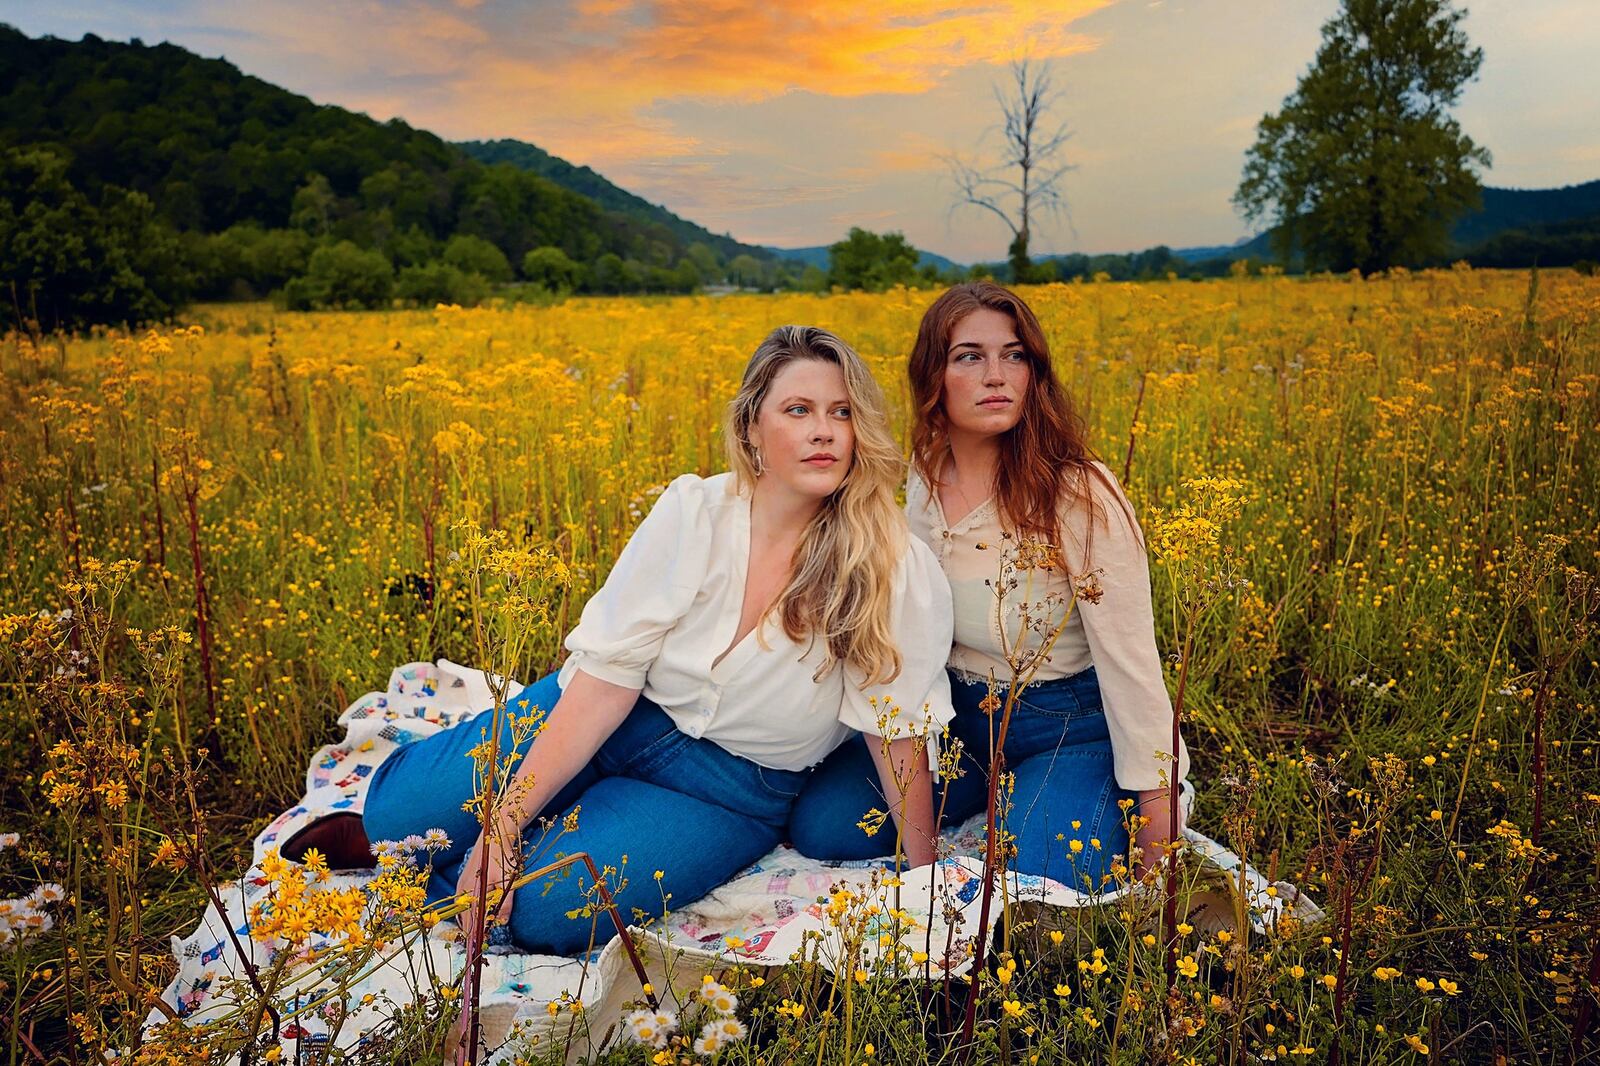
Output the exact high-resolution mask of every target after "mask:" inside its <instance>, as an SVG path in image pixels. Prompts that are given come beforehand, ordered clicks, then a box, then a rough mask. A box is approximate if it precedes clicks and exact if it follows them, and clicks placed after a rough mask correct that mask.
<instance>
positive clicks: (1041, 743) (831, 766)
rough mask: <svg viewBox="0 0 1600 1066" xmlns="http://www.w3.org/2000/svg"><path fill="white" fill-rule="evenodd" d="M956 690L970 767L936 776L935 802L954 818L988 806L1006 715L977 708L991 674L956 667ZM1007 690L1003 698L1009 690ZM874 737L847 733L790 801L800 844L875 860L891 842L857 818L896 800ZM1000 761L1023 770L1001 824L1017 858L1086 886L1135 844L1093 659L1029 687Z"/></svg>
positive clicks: (823, 854) (959, 731)
mask: <svg viewBox="0 0 1600 1066" xmlns="http://www.w3.org/2000/svg"><path fill="white" fill-rule="evenodd" d="M950 690H951V695H952V696H953V697H954V700H955V708H956V716H955V719H954V720H953V721H952V722H951V723H950V733H951V735H952V736H954V737H955V738H957V739H959V740H960V741H961V744H962V747H963V749H964V750H963V754H962V759H961V769H962V770H963V771H964V772H963V773H962V775H961V776H960V777H959V778H957V779H956V780H954V781H952V782H949V783H948V785H946V784H944V783H936V784H935V785H934V796H933V802H934V807H935V808H936V809H937V808H938V806H939V803H940V801H941V798H942V800H943V802H944V815H943V818H942V819H941V824H942V825H944V826H950V825H958V824H960V823H961V822H964V821H966V820H967V819H968V818H970V817H971V816H972V815H974V814H977V813H978V812H979V811H982V810H984V809H986V805H987V802H988V789H989V752H990V746H991V744H990V730H991V729H994V730H996V731H998V730H999V726H1000V714H999V712H996V713H995V714H994V716H993V717H991V716H989V715H987V714H984V713H983V711H982V710H980V709H979V707H978V704H979V702H980V701H981V700H982V699H983V698H984V696H986V695H987V694H988V686H987V684H986V683H985V682H971V681H968V680H966V679H965V678H963V677H962V676H960V675H958V674H955V673H953V672H952V673H951V675H950ZM1000 696H1001V699H1002V703H1003V701H1004V696H1005V690H1004V689H1001V690H1000ZM868 742H869V739H868V738H859V737H858V738H855V739H852V740H850V741H848V742H846V743H845V744H844V745H842V746H841V747H840V748H839V749H838V750H837V751H835V752H834V753H833V754H832V755H830V756H828V758H827V759H826V760H824V761H823V762H822V764H821V765H820V766H819V767H818V768H817V770H816V772H815V773H814V774H813V775H812V777H811V780H810V781H809V782H807V783H806V786H805V790H804V791H803V792H802V793H801V794H800V798H799V799H798V800H796V801H795V806H794V811H793V813H792V814H791V815H790V818H789V839H790V840H791V841H792V842H793V843H794V846H795V847H796V848H797V849H798V850H799V851H800V852H801V853H802V854H805V855H809V856H811V857H812V858H815V859H870V858H875V857H877V856H880V855H883V854H884V853H885V852H886V851H888V850H890V849H892V847H893V845H894V838H893V836H885V834H886V833H888V832H889V829H887V828H886V829H885V830H883V831H881V832H880V833H879V834H878V835H876V836H873V837H868V836H867V835H866V834H865V833H864V832H862V831H861V829H860V828H858V827H857V825H856V823H857V822H858V821H860V820H861V816H862V815H863V814H865V813H866V811H867V809H868V808H871V807H876V808H878V809H879V810H888V809H890V808H889V807H888V806H886V801H885V799H884V796H883V791H882V789H881V787H880V786H879V783H878V775H877V772H876V771H875V769H874V767H873V763H872V756H871V753H870V752H869V751H868V749H867V743H868ZM1005 762H1006V769H1007V770H1009V771H1010V772H1012V773H1014V774H1016V778H1017V784H1016V790H1015V792H1014V793H1013V794H1012V796H1011V812H1010V815H1009V816H1008V817H1007V819H1006V823H1005V826H1006V829H1007V831H1008V832H1010V833H1013V834H1015V836H1016V845H1017V857H1016V860H1015V862H1014V864H1013V868H1014V869H1016V870H1019V871H1021V872H1022V873H1027V874H1041V875H1044V876H1048V877H1053V878H1055V879H1056V880H1058V881H1061V882H1063V883H1064V884H1070V885H1072V886H1074V887H1076V888H1084V887H1085V879H1087V886H1088V887H1094V888H1098V887H1100V885H1101V883H1102V878H1103V877H1104V876H1105V875H1106V874H1107V873H1108V872H1109V870H1110V866H1111V857H1112V856H1113V855H1117V854H1121V855H1124V856H1126V855H1127V853H1128V831H1127V827H1126V825H1125V823H1124V821H1123V812H1122V809H1121V808H1120V807H1119V806H1118V802H1119V801H1120V800H1123V799H1131V798H1133V794H1132V793H1130V792H1128V791H1126V790H1124V789H1121V788H1119V787H1118V786H1117V782H1116V778H1115V777H1114V776H1113V772H1112V769H1113V766H1112V758H1111V734H1110V731H1109V730H1108V728H1107V726H1106V715H1105V710H1104V708H1103V706H1102V704H1101V702H1100V683H1099V680H1098V679H1097V678H1096V677H1095V672H1094V668H1093V667H1090V668H1089V669H1087V670H1084V671H1083V672H1081V673H1078V674H1074V675H1073V676H1071V677H1065V678H1060V679H1057V680H1054V681H1041V682H1038V683H1036V684H1033V685H1030V686H1029V687H1028V688H1027V689H1025V690H1024V691H1023V693H1022V696H1021V697H1020V698H1019V699H1018V700H1017V703H1016V706H1015V707H1014V708H1013V709H1012V712H1011V724H1010V726H1009V728H1008V729H1007V731H1006V744H1005ZM1003 798H1004V797H1002V799H1003ZM1074 823H1077V825H1076V827H1074ZM1073 841H1078V842H1079V843H1080V844H1081V845H1082V850H1081V851H1074V850H1073V847H1072V842H1073ZM1095 841H1098V842H1099V846H1098V847H1096V846H1095V843H1094V842H1095Z"/></svg>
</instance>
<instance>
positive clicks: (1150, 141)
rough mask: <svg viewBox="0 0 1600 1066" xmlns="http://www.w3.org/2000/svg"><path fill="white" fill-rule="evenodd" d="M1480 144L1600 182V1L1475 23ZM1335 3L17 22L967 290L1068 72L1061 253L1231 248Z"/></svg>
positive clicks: (76, 12) (423, 1)
mask: <svg viewBox="0 0 1600 1066" xmlns="http://www.w3.org/2000/svg"><path fill="white" fill-rule="evenodd" d="M1467 6H1468V8H1469V11H1470V14H1469V15H1468V17H1467V19H1466V22H1465V26H1466V29H1467V32H1468V33H1469V35H1470V36H1471V37H1472V39H1473V40H1474V42H1476V43H1478V44H1480V45H1481V46H1482V47H1483V49H1484V54H1485V59H1484V64H1483V69H1482V71H1481V73H1480V76H1479V79H1478V81H1477V82H1475V83H1474V84H1473V85H1471V86H1470V87H1469V88H1468V90H1467V92H1466V93H1465V95H1464V98H1463V100H1462V103H1461V106H1460V108H1459V110H1458V117H1459V118H1460V120H1461V121H1462V123H1463V125H1464V126H1465V128H1466V130H1467V132H1468V133H1469V134H1470V135H1471V136H1472V137H1474V138H1475V139H1476V140H1477V141H1478V143H1480V144H1482V145H1485V146H1486V147H1488V148H1489V149H1490V151H1491V152H1493V154H1494V168H1493V170H1492V171H1491V172H1490V173H1489V175H1488V176H1487V181H1488V183H1490V184H1493V185H1502V186H1515V187H1521V188H1537V187H1545V186H1553V185H1563V184H1571V183H1575V182H1581V181H1588V180H1591V179H1594V178H1600V107H1597V106H1596V105H1595V101H1596V100H1597V99H1600V63H1596V61H1595V58H1594V57H1595V56H1597V55H1600V0H1475V2H1471V3H1469V4H1468V5H1467ZM1336 8H1337V0H982V2H978V3H970V4H962V3H958V2H957V0H876V2H875V0H799V2H789V0H767V2H752V0H386V2H379V0H334V2H329V0H248V2H240V0H142V2H132V0H51V2H49V3H44V2H40V0H0V21H4V22H9V23H11V24H12V25H14V26H17V27H18V28H20V29H22V30H23V31H25V32H27V33H30V34H34V35H39V34H45V33H49V34H54V35H55V36H58V37H65V38H70V39H76V38H77V37H79V36H81V35H82V34H84V33H87V32H92V33H96V34H98V35H100V36H101V37H105V38H108V39H112V40H125V39H127V38H130V37H139V38H142V39H143V40H144V41H145V42H146V43H155V42H157V41H161V40H168V41H172V42H174V43H176V44H181V45H183V46H185V47H187V48H190V49H192V50H194V51H196V52H199V53H201V54H203V55H207V56H219V55H220V56H225V57H227V58H228V59H229V60H231V61H232V62H234V63H235V64H236V65H238V66H239V67H240V68H241V69H243V70H244V71H246V72H247V73H250V74H255V75H257V76H259V77H262V78H265V79H267V80H269V81H272V82H275V83H277V84H280V85H283V86H285V87H287V88H289V89H292V90H294V91H295V92H299V93H303V94H305V95H307V96H309V97H311V98H312V99H314V100H317V101H320V102H328V103H336V104H340V105H342V106H344V107H348V108H352V109H355V110H358V111H365V112H367V113H368V114H370V115H372V116H374V117H376V118H380V119H386V118H390V117H392V116H400V117H402V118H404V119H406V120H407V121H408V122H410V123H412V124H413V125H416V126H420V127H423V128H426V129H430V130H433V131H434V132H436V133H438V134H440V135H441V136H443V137H446V138H448V139H452V140H465V139H472V138H495V137H516V138H520V139H523V140H528V141H532V142H533V143H535V144H538V145H539V146H541V147H543V148H545V149H546V150H548V151H551V152H553V153H555V154H556V155H559V156H562V157H564V158H566V159H568V160H571V161H572V162H575V163H587V164H588V165H590V166H592V167H594V168H595V169H596V170H598V171H600V172H601V173H602V174H604V175H606V176H607V177H608V178H610V179H611V180H612V181H614V182H616V183H617V184H619V185H621V186H623V187H624V188H626V189H629V190H631V191H633V192H636V193H638V194H639V195H641V196H644V197H646V198H647V199H650V200H653V201H655V202H658V203H661V204H665V205H666V206H667V207H669V208H671V209H672V210H674V211H676V212H678V213H679V214H680V215H683V216H685V217H687V218H690V219H693V220H694V221H696V222H699V223H701V224H703V225H705V226H707V227H709V228H711V229H713V230H716V231H719V232H729V233H732V234H733V235H734V236H735V237H738V238H739V239H741V240H745V241H749V242H752V243H762V244H777V245H784V246H800V245H809V244H824V243H828V242H830V241H832V240H835V239H837V238H838V237H839V236H842V235H843V232H844V231H845V230H846V229H847V228H848V227H850V226H852V225H859V226H865V227H867V228H870V229H877V230H900V231H903V232H904V233H905V234H906V236H907V237H908V238H909V239H910V240H911V241H912V242H913V243H914V244H916V245H917V246H919V247H922V248H927V249H929V250H931V251H935V252H939V253H941V254H944V255H947V256H950V257H951V258H953V259H957V260H960V261H963V262H970V261H973V260H976V259H997V258H1001V257H1003V256H1004V253H1005V245H1006V243H1007V240H1008V239H1009V234H1008V233H1006V232H1005V231H1004V229H1003V227H1002V224H1001V223H1000V222H999V221H998V220H996V219H994V218H992V217H991V216H986V215H985V214H984V213H982V212H980V211H977V210H974V209H965V210H955V211H952V210H951V203H952V200H953V186H952V185H951V183H950V180H949V178H948V176H947V168H946V165H945V163H944V162H943V160H944V158H945V157H947V156H949V155H950V154H952V153H955V154H959V155H961V156H964V157H966V158H968V159H970V160H971V161H974V162H980V163H981V162H983V161H985V160H988V159H992V158H993V152H994V149H995V148H996V147H997V145H998V136H997V134H996V132H995V130H994V125H995V121H996V118H997V109H996V106H995V103H994V96H993V86H994V85H995V84H996V83H997V81H999V80H1000V79H1002V78H1003V77H1005V68H1006V63H1007V61H1008V60H1010V59H1012V58H1013V57H1015V56H1017V55H1020V54H1022V53H1023V52H1024V51H1026V52H1028V53H1029V54H1031V55H1032V56H1034V57H1037V58H1045V59H1049V60H1050V61H1051V64H1052V69H1053V72H1054V78H1055V81H1056V83H1057V85H1058V86H1059V87H1060V88H1061V90H1062V95H1061V97H1060V100H1059V103H1058V105H1057V109H1056V113H1057V114H1058V115H1059V117H1060V118H1061V119H1062V120H1064V121H1065V122H1066V123H1067V124H1068V126H1069V127H1070V129H1071V130H1072V131H1073V135H1072V138H1071V139H1070V140H1069V141H1068V142H1067V144H1066V148H1065V152H1066V158H1067V159H1068V160H1069V161H1070V162H1072V163H1074V164H1075V166H1076V169H1074V170H1073V171H1072V172H1070V173H1069V174H1068V175H1067V177H1066V178H1065V180H1064V190H1065V192H1066V195H1067V199H1068V201H1069V205H1070V217H1067V216H1063V217H1062V218H1060V219H1059V220H1056V221H1054V222H1051V223H1048V224H1047V225H1046V226H1045V227H1043V232H1042V233H1041V234H1040V235H1039V236H1038V237H1037V238H1036V240H1035V249H1036V250H1038V251H1091V252H1098V251H1123V250H1129V249H1138V248H1144V247H1148V246H1150V245H1153V244H1162V243H1164V244H1169V245H1172V246H1175V247H1183V246H1189V245H1200V244H1226V243H1231V242H1232V241H1234V240H1236V239H1238V238H1239V237H1241V236H1243V235H1244V234H1245V229H1244V226H1243V224H1242V223H1241V221H1240V220H1239V218H1238V217H1237V216H1236V215H1235V213H1234V211H1233V209H1232V206H1231V205H1230V203H1229V196H1230V195H1231V194H1232V191H1233V189H1234V187H1235V186H1236V185H1237V183H1238V179H1239V170H1240V164H1241V161H1242V157H1243V153H1244V150H1245V149H1246V148H1247V147H1248V146H1249V145H1250V143H1251V141H1252V140H1253V136H1254V128H1255V123H1256V121H1257V120H1258V119H1259V118H1260V117H1261V115H1262V114H1263V113H1264V112H1266V111H1269V110H1274V109H1276V108H1277V106H1278V105H1279V103H1280V102H1281V101H1282V99H1283V97H1284V96H1285V95H1286V94H1288V93H1289V92H1290V91H1292V90H1293V88H1294V85H1295V80H1296V78H1297V77H1298V76H1299V74H1300V73H1301V72H1302V71H1303V70H1304V69H1305V67H1306V65H1307V64H1308V63H1309V61H1310V59H1311V57H1312V56H1313V54H1314V53H1315V50H1316V46H1317V42H1318V39H1319V37H1318V29H1319V27H1320V25H1321V24H1322V22H1323V21H1324V20H1325V19H1327V18H1328V17H1329V16H1330V15H1331V14H1332V13H1333V12H1334V11H1335V10H1336Z"/></svg>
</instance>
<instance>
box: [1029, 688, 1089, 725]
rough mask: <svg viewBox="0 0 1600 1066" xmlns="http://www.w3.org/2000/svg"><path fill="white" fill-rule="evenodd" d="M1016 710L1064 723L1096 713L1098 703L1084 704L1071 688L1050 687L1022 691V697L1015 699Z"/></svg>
mask: <svg viewBox="0 0 1600 1066" xmlns="http://www.w3.org/2000/svg"><path fill="white" fill-rule="evenodd" d="M1016 709H1017V710H1019V711H1025V712H1027V713H1028V714H1037V715H1041V716H1043V717H1045V718H1059V719H1062V720H1063V721H1065V720H1068V719H1072V718H1082V717H1084V716H1085V715H1090V714H1096V713H1098V712H1099V710H1100V703H1099V701H1098V700H1096V701H1094V702H1093V703H1089V704H1086V703H1085V702H1084V701H1082V700H1080V699H1079V698H1078V695H1077V693H1076V692H1074V691H1073V690H1072V689H1071V688H1067V687H1065V686H1052V687H1050V688H1046V689H1037V688H1026V689H1023V691H1022V695H1020V696H1018V697H1017V708H1016Z"/></svg>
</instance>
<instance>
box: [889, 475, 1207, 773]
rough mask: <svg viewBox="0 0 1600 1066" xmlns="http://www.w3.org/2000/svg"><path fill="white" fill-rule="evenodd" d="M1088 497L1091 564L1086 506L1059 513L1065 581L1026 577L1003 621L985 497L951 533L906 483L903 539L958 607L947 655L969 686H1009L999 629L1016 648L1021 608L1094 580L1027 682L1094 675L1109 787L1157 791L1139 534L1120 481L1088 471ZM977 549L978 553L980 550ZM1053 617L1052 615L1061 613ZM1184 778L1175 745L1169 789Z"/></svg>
mask: <svg viewBox="0 0 1600 1066" xmlns="http://www.w3.org/2000/svg"><path fill="white" fill-rule="evenodd" d="M1089 486H1090V493H1091V495H1092V496H1093V498H1094V501H1095V504H1096V507H1095V510H1096V511H1097V512H1098V513H1099V515H1100V517H1101V521H1099V522H1097V523H1095V528H1094V530H1093V542H1092V544H1090V546H1089V552H1090V560H1089V562H1088V563H1087V565H1086V564H1085V560H1084V548H1085V545H1086V544H1087V543H1089V533H1090V529H1089V519H1090V516H1089V514H1088V513H1087V511H1086V510H1085V508H1083V507H1081V506H1080V507H1075V508H1073V510H1072V511H1071V512H1063V513H1062V515H1061V530H1062V534H1063V539H1064V540H1066V541H1067V542H1068V543H1067V544H1066V545H1064V546H1063V551H1062V554H1063V556H1064V557H1065V562H1066V567H1067V572H1066V573H1063V572H1061V571H1060V570H1055V571H1052V572H1048V573H1047V572H1044V571H1035V572H1033V575H1032V582H1033V584H1032V586H1031V587H1028V586H1024V587H1023V588H1019V589H1018V590H1017V591H1016V592H1015V593H1013V594H1011V595H1010V596H1009V597H1008V598H1007V602H1006V604H1005V607H1006V613H1005V615H1004V617H1003V618H1002V616H1001V614H1000V611H999V610H998V609H997V608H998V606H999V604H998V602H997V598H996V596H995V594H994V588H993V586H992V584H991V583H992V582H995V581H997V580H998V578H999V575H1000V550H999V546H1000V543H1001V539H1000V538H1001V533H1002V532H1003V528H1002V523H1001V519H1000V512H999V507H998V504H997V502H996V500H995V498H994V497H992V496H991V497H990V498H989V499H987V500H985V501H984V502H983V503H981V504H979V505H978V506H977V507H976V508H974V509H973V511H972V513H971V514H968V515H966V516H965V517H963V518H962V519H961V520H960V521H958V522H956V523H955V525H953V526H952V525H950V524H949V523H948V522H946V521H945V516H944V508H943V507H942V506H941V505H940V503H939V497H938V494H937V493H931V492H929V491H928V486H927V485H926V484H924V483H923V481H922V479H921V478H920V477H918V476H917V475H916V473H914V472H913V473H912V475H911V478H910V481H909V482H908V484H907V486H906V517H907V519H908V521H909V522H910V525H911V531H912V533H914V534H916V537H917V539H919V540H922V541H924V542H925V543H927V544H928V545H929V546H930V547H931V548H932V549H933V551H934V554H935V555H937V556H938V557H939V563H940V565H941V566H942V567H943V568H944V572H945V576H946V577H948V578H949V579H950V592H951V597H952V600H953V603H954V608H955V648H954V650H953V651H952V652H951V655H950V665H951V667H953V668H955V669H957V670H960V671H964V672H966V673H968V674H971V675H975V676H978V677H988V676H989V675H990V672H991V671H992V672H993V674H994V676H995V677H996V678H998V679H999V680H1000V681H1001V682H1002V683H1004V682H1006V681H1008V680H1009V679H1010V677H1011V668H1010V666H1008V665H1007V663H1006V658H1005V653H1004V651H1003V650H1002V649H1003V647H1004V646H1005V645H1003V644H1002V636H1001V626H1002V625H1004V627H1005V633H1006V634H1007V635H1008V636H1009V638H1010V640H1009V643H1011V644H1012V645H1015V643H1016V635H1017V633H1018V630H1019V628H1020V625H1021V623H1020V622H1019V620H1018V617H1017V612H1018V605H1019V603H1020V601H1021V600H1023V599H1027V600H1029V601H1030V602H1033V603H1038V602H1040V601H1042V600H1044V599H1045V598H1046V597H1047V596H1049V595H1055V596H1058V597H1060V598H1061V600H1062V602H1063V603H1065V602H1066V601H1068V600H1070V599H1071V597H1072V594H1073V592H1072V577H1071V576H1070V575H1072V574H1084V573H1086V572H1088V571H1089V570H1098V571H1099V572H1098V574H1097V575H1096V576H1097V577H1098V579H1099V582H1100V588H1101V590H1102V596H1101V599H1100V602H1099V603H1089V602H1087V601H1084V600H1080V601H1079V602H1078V603H1077V604H1076V605H1075V606H1074V607H1073V609H1072V613H1071V615H1070V616H1069V617H1068V619H1067V624H1066V626H1065V627H1064V628H1063V629H1062V632H1061V635H1060V636H1059V637H1058V638H1057V640H1056V643H1055V646H1054V647H1053V648H1052V649H1051V652H1050V657H1049V660H1048V661H1047V662H1045V663H1044V664H1043V665H1042V666H1041V667H1040V668H1039V672H1038V673H1037V674H1036V675H1035V676H1034V680H1035V682H1038V681H1047V680H1051V679H1053V678H1059V677H1068V676H1070V675H1072V674H1076V673H1078V672H1079V671H1081V670H1084V669H1086V668H1088V667H1089V666H1093V667H1094V670H1095V676H1096V677H1097V678H1098V679H1099V683H1100V697H1101V702H1102V703H1103V704H1104V706H1105V712H1106V722H1107V724H1108V725H1109V727H1110V731H1111V748H1112V755H1113V758H1114V760H1115V769H1114V772H1115V774H1116V779H1117V783H1118V784H1119V785H1121V786H1122V787H1123V788H1125V789H1128V790H1130V791H1141V790H1144V789H1153V788H1159V787H1161V775H1162V772H1163V771H1166V773H1167V774H1168V775H1170V774H1171V770H1172V761H1171V759H1170V758H1168V757H1166V756H1167V755H1168V754H1170V753H1171V751H1172V701H1171V700H1170V699H1169V697H1168V696H1167V686H1166V682H1165V681H1164V680H1163V678H1162V674H1161V658H1160V655H1159V654H1158V653H1157V651H1156V639H1155V617H1154V613H1153V611H1152V608H1151V604H1150V564H1149V560H1148V558H1147V557H1146V554H1145V546H1144V535H1143V533H1142V532H1141V531H1140V529H1139V521H1138V519H1137V518H1136V517H1135V516H1134V513H1133V506H1132V505H1131V504H1130V503H1129V502H1128V498H1127V496H1125V495H1124V494H1123V492H1122V487H1121V486H1120V485H1118V484H1117V479H1116V477H1115V476H1113V475H1112V473H1111V471H1110V470H1108V469H1107V468H1106V466H1105V464H1103V463H1098V462H1097V463H1094V464H1093V476H1091V477H1090V478H1089ZM980 545H982V547H980ZM1059 609H1060V608H1058V610H1059ZM1188 773H1189V755H1188V752H1187V751H1186V750H1184V745H1183V744H1182V743H1181V739H1180V743H1179V751H1178V779H1179V780H1180V781H1181V780H1183V779H1184V778H1185V777H1187V776H1188Z"/></svg>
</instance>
